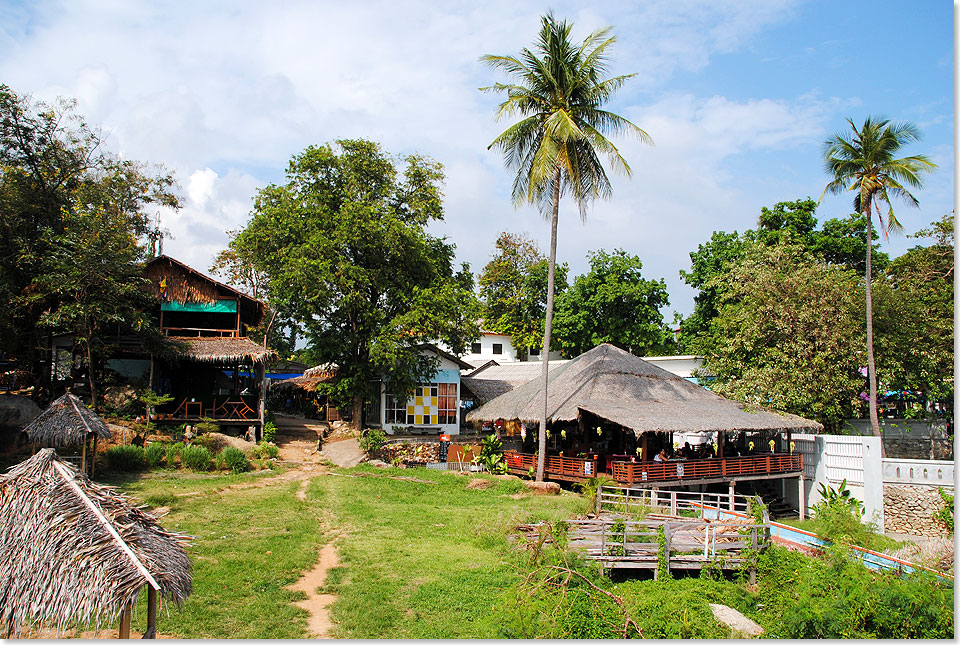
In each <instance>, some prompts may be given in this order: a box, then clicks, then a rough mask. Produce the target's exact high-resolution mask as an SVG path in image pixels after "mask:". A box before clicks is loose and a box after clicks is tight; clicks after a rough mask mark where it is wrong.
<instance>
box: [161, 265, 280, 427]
mask: <svg viewBox="0 0 960 645" xmlns="http://www.w3.org/2000/svg"><path fill="white" fill-rule="evenodd" d="M144 275H145V276H146V277H147V279H148V280H149V281H150V285H151V286H150V288H151V289H152V291H153V293H154V294H155V295H156V297H157V300H158V304H159V312H158V313H159V324H160V329H161V331H162V332H163V335H164V336H165V337H166V340H167V343H166V345H167V348H166V350H165V351H163V352H160V353H154V354H151V356H150V379H149V380H150V383H151V384H152V387H153V389H154V390H155V391H157V392H158V393H160V394H170V395H172V396H173V397H174V401H173V402H172V403H170V404H167V405H165V406H162V407H161V408H158V409H157V411H156V413H157V415H158V418H159V419H160V420H164V419H171V420H179V421H186V422H191V421H198V420H200V419H201V418H205V417H206V418H213V419H216V420H217V421H219V422H221V423H224V424H227V425H241V426H244V425H246V426H253V427H254V428H255V429H256V431H257V432H259V431H260V429H261V428H262V426H263V412H264V395H265V388H266V379H265V377H264V375H265V371H266V365H267V363H268V362H269V361H271V360H274V359H276V357H277V355H276V352H274V351H273V350H270V349H267V348H265V347H263V346H261V345H260V344H258V343H255V342H253V341H252V340H250V339H249V338H247V332H248V330H249V329H250V328H252V327H255V326H257V325H259V324H261V323H262V321H263V316H264V310H265V307H264V304H263V303H262V302H260V301H259V300H257V299H256V298H251V297H250V296H248V295H246V294H244V293H243V292H241V291H238V290H237V289H234V288H233V287H230V286H228V285H225V284H223V283H221V282H218V281H216V280H214V279H213V278H210V277H208V276H206V275H204V274H202V273H200V272H199V271H196V270H195V269H192V268H190V267H188V266H187V265H185V264H183V263H182V262H179V261H177V260H174V259H173V258H170V257H168V256H165V255H161V256H159V257H157V258H155V259H154V260H152V261H150V262H149V263H148V264H147V267H146V269H145V270H144Z"/></svg>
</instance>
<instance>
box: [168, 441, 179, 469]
mask: <svg viewBox="0 0 960 645" xmlns="http://www.w3.org/2000/svg"><path fill="white" fill-rule="evenodd" d="M181 450H183V444H182V443H180V442H177V443H171V444H167V447H166V451H167V454H166V459H167V468H174V467H176V465H177V457H179V456H180V451H181Z"/></svg>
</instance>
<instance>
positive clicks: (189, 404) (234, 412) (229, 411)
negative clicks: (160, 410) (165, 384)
mask: <svg viewBox="0 0 960 645" xmlns="http://www.w3.org/2000/svg"><path fill="white" fill-rule="evenodd" d="M201 419H214V420H215V421H220V422H223V423H231V424H245V425H253V426H259V425H260V415H259V414H258V413H257V411H256V410H255V409H254V408H252V407H250V405H249V403H248V402H247V401H245V400H244V399H243V398H241V397H225V398H224V399H222V400H220V401H218V400H217V399H213V401H210V402H206V403H204V402H203V401H196V400H191V399H188V398H185V399H183V401H181V402H180V403H179V405H177V407H176V408H174V410H173V411H172V412H169V413H166V414H162V415H158V420H160V421H163V420H170V421H186V422H190V421H200V420H201Z"/></svg>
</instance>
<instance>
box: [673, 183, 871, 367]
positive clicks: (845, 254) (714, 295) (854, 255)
mask: <svg viewBox="0 0 960 645" xmlns="http://www.w3.org/2000/svg"><path fill="white" fill-rule="evenodd" d="M816 208H817V203H816V202H815V201H813V200H812V199H809V198H808V199H797V200H795V201H792V202H778V203H777V204H775V205H774V206H773V208H767V207H763V208H761V210H760V217H759V218H758V220H757V228H756V229H747V230H746V231H744V232H743V234H742V235H741V234H738V233H737V232H736V231H734V232H733V233H725V232H723V231H715V232H714V233H713V235H712V236H711V238H710V240H709V241H708V242H706V243H705V244H701V245H699V246H698V248H697V250H696V251H694V252H692V253H690V271H683V270H681V271H680V276H681V277H682V278H683V279H684V281H685V282H686V283H687V284H689V285H690V286H691V287H694V288H696V289H697V290H698V293H697V295H696V296H695V297H694V309H693V312H692V313H691V314H690V316H688V317H687V318H685V319H683V320H682V321H681V322H680V349H681V351H684V352H689V351H693V350H692V349H691V346H692V343H693V342H694V341H695V339H697V338H698V337H700V339H701V340H700V341H697V344H698V345H700V346H702V344H703V343H702V341H703V338H704V337H708V336H709V328H710V321H711V320H713V318H714V317H715V316H716V314H717V302H718V299H719V297H720V293H719V292H718V291H717V288H719V287H718V285H720V284H722V283H720V282H713V283H712V284H714V285H715V286H708V285H709V284H711V280H712V278H715V277H717V276H720V275H722V274H724V273H725V272H726V271H728V270H729V269H730V267H731V266H732V265H734V264H736V263H737V262H739V261H740V260H741V259H742V258H743V254H744V253H745V251H746V248H747V247H748V246H750V244H752V243H762V244H767V245H772V244H780V243H786V244H794V245H798V246H800V247H802V248H804V249H805V250H806V251H807V252H809V253H810V254H811V255H812V257H817V258H819V259H822V260H823V261H824V262H827V263H828V264H834V265H838V266H841V267H848V268H851V269H854V270H855V271H857V272H858V273H859V274H860V275H863V273H864V270H865V265H866V263H865V261H864V256H865V253H866V251H865V249H866V239H867V220H866V218H865V217H864V216H863V215H860V214H857V213H854V214H853V215H851V216H849V217H843V218H835V219H829V220H827V221H825V222H824V223H823V225H822V226H821V227H820V228H819V229H818V228H817V219H816V217H815V216H814V214H815V212H816ZM872 237H873V239H874V240H877V239H879V236H878V235H877V234H876V233H872ZM873 260H874V261H873V272H874V275H876V273H877V271H878V270H882V269H883V268H884V267H885V266H886V265H887V264H888V263H889V258H888V256H887V254H886V253H881V252H879V251H877V249H876V245H874V249H873Z"/></svg>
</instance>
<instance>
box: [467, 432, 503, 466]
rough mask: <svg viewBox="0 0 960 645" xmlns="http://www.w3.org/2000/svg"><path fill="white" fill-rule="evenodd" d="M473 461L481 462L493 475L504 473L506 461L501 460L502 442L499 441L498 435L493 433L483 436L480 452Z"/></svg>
mask: <svg viewBox="0 0 960 645" xmlns="http://www.w3.org/2000/svg"><path fill="white" fill-rule="evenodd" d="M474 462H478V463H481V464H483V465H484V466H486V467H487V470H488V471H489V472H491V473H493V474H495V475H502V474H504V473H506V472H507V462H505V461H503V444H502V443H501V442H500V437H498V436H497V435H495V434H492V435H488V436H486V437H484V438H483V442H482V444H481V445H480V454H479V455H477V457H476V458H475V459H474Z"/></svg>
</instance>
